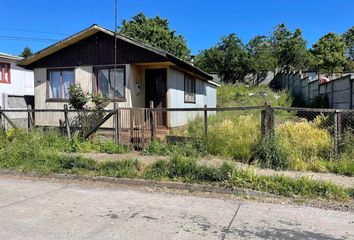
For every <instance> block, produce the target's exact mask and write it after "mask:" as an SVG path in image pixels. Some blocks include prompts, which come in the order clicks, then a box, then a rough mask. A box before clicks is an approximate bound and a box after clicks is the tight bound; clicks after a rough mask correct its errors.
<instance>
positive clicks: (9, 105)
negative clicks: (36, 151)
mask: <svg viewBox="0 0 354 240" xmlns="http://www.w3.org/2000/svg"><path fill="white" fill-rule="evenodd" d="M0 62H1V63H9V64H10V78H11V83H0V107H1V108H2V109H27V104H28V99H27V97H30V98H32V99H31V100H33V95H34V86H33V72H32V71H30V70H27V69H24V68H21V67H19V66H17V65H16V63H17V60H10V59H4V58H0ZM30 102H31V101H30ZM7 115H8V117H10V118H11V119H12V120H13V122H14V123H15V124H17V126H21V127H26V126H27V114H26V113H14V112H9V113H7ZM6 124H7V122H6ZM7 127H10V126H6V128H7Z"/></svg>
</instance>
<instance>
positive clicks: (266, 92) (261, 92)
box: [217, 84, 292, 107]
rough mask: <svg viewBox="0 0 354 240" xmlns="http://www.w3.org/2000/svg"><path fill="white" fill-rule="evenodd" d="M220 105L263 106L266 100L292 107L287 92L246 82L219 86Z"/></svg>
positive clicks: (218, 98)
mask: <svg viewBox="0 0 354 240" xmlns="http://www.w3.org/2000/svg"><path fill="white" fill-rule="evenodd" d="M217 100H218V101H217V102H218V106H219V107H235V106H261V105H264V103H265V102H267V103H268V104H270V105H272V106H283V107H290V106H291V104H292V98H291V96H290V95H289V94H288V93H287V92H285V91H282V92H274V91H272V90H271V89H270V88H269V87H268V86H248V85H245V84H237V85H234V84H223V85H221V86H220V87H218V92H217Z"/></svg>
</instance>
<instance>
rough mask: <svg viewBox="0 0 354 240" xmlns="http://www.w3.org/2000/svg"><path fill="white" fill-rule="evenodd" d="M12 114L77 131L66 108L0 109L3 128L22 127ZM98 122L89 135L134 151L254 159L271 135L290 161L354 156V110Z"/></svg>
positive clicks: (125, 114)
mask: <svg viewBox="0 0 354 240" xmlns="http://www.w3.org/2000/svg"><path fill="white" fill-rule="evenodd" d="M14 113H21V114H22V115H26V116H27V120H28V121H27V123H28V124H27V128H33V127H41V128H43V127H53V128H59V129H60V130H61V131H62V133H63V134H65V135H70V134H73V133H74V132H75V131H76V130H77V129H80V124H76V125H75V124H73V123H74V122H75V120H77V118H78V116H79V112H78V111H73V110H68V109H66V110H65V109H58V110H54V109H52V110H45V109H43V110H31V109H29V110H1V109H0V116H1V117H0V123H1V124H0V125H1V128H3V129H4V128H5V129H9V128H11V127H22V128H26V126H23V124H22V125H21V126H17V125H16V123H15V121H13V120H12V119H11V116H13V115H14ZM87 116H89V115H87ZM102 120H104V121H102V122H100V121H98V120H97V121H96V122H94V123H93V124H92V126H91V125H90V126H91V128H92V129H89V130H90V131H91V130H92V133H96V136H99V137H101V138H106V139H111V140H114V141H116V142H117V143H121V144H126V145H133V146H134V147H136V148H138V149H141V148H144V147H145V146H146V144H148V143H149V142H151V141H154V140H159V141H164V140H169V139H175V140H176V139H177V140H188V139H191V138H195V139H203V140H204V144H205V147H206V148H208V152H209V153H211V154H215V155H223V156H229V157H232V158H236V159H240V160H246V159H250V158H252V152H253V151H254V149H255V148H257V146H258V145H259V144H261V140H262V139H263V138H264V137H265V136H266V135H269V134H271V135H275V136H276V137H277V138H279V145H280V146H281V148H282V149H287V150H288V151H290V152H292V153H293V155H294V158H308V159H311V158H317V157H318V158H319V159H332V158H333V157H335V156H339V155H341V154H347V155H349V156H353V154H354V110H334V109H310V108H285V107H271V106H255V107H230V108H206V107H204V108H183V109H148V108H139V109H132V108H124V109H123V108H121V109H116V110H107V111H105V113H104V115H103V116H102ZM67 122H68V123H69V125H67V124H66V123H67ZM90 131H89V132H90ZM69 137H71V136H69ZM353 157H354V156H353Z"/></svg>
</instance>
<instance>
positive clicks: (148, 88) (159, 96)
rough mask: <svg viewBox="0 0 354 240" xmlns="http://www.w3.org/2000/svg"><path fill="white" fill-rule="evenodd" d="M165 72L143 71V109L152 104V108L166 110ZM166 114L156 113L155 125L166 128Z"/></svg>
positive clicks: (164, 70) (163, 70) (155, 70)
mask: <svg viewBox="0 0 354 240" xmlns="http://www.w3.org/2000/svg"><path fill="white" fill-rule="evenodd" d="M166 92H167V70H166V69H146V70H145V107H147V108H148V107H149V106H150V101H153V102H154V108H166V107H167V104H166ZM166 116H167V114H166V112H157V125H160V126H161V125H165V126H166Z"/></svg>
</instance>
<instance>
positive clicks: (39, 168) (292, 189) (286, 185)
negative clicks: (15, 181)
mask: <svg viewBox="0 0 354 240" xmlns="http://www.w3.org/2000/svg"><path fill="white" fill-rule="evenodd" d="M33 136H35V137H39V138H41V135H40V134H39V135H38V136H37V135H35V134H34V135H29V134H26V133H22V132H19V133H16V134H15V135H14V136H13V137H12V136H7V137H6V138H4V137H2V138H3V139H2V140H4V141H8V142H6V146H5V147H4V145H1V148H0V168H3V169H15V170H19V171H24V172H30V171H34V172H37V173H39V174H43V175H45V174H49V173H70V174H79V175H91V176H93V175H95V176H109V177H118V178H122V177H125V178H145V179H154V180H161V179H166V180H174V181H184V182H201V183H214V184H220V185H222V186H226V187H239V188H247V189H253V190H259V191H264V192H269V193H274V194H278V195H282V196H287V197H293V196H300V197H304V198H317V197H321V198H326V199H335V200H347V199H349V197H350V196H351V195H352V194H353V193H352V190H347V189H344V188H341V187H339V186H336V185H333V184H331V183H326V182H319V181H313V180H310V179H305V178H302V179H291V178H287V177H263V176H257V175H255V174H254V173H253V172H251V171H246V170H240V169H237V168H236V167H235V166H233V165H231V164H228V163H224V164H223V165H222V166H220V167H214V166H206V165H200V164H198V163H197V162H196V160H195V158H193V157H181V156H178V155H177V154H176V155H175V156H174V157H173V158H172V160H170V161H157V162H155V163H153V164H152V165H150V166H144V165H143V164H142V163H140V162H139V161H137V160H124V161H104V162H96V161H94V160H91V159H87V158H82V157H70V156H67V155H63V154H61V153H60V151H58V148H59V147H58V146H61V143H60V141H58V142H57V140H56V137H55V135H52V136H50V138H51V139H52V140H53V142H51V143H49V142H47V143H43V142H42V141H38V140H37V141H31V140H33V139H32V137H33ZM19 146H21V147H19ZM192 155H193V154H192Z"/></svg>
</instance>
